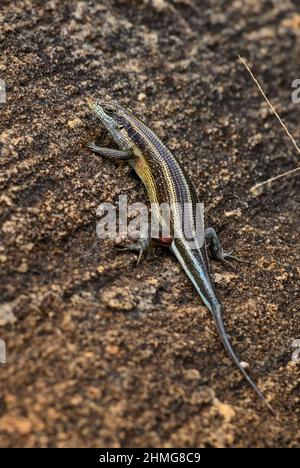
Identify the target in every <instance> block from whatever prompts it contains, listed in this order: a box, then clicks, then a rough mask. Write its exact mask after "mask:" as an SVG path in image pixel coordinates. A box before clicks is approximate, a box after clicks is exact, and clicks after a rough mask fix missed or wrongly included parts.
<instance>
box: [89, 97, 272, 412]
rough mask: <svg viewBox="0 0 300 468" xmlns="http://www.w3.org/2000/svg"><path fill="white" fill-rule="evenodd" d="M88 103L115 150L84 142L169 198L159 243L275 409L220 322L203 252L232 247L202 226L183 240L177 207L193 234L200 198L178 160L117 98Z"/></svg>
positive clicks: (222, 256) (159, 198) (161, 199)
mask: <svg viewBox="0 0 300 468" xmlns="http://www.w3.org/2000/svg"><path fill="white" fill-rule="evenodd" d="M88 105H89V107H90V109H91V111H92V112H93V114H94V115H95V116H96V117H97V118H98V119H99V120H100V121H101V123H102V124H103V125H104V127H105V128H106V130H107V131H108V132H109V134H110V135H111V137H112V139H113V140H114V142H115V144H116V145H117V146H118V149H114V148H104V147H99V146H97V145H96V144H95V143H93V142H91V143H88V144H87V147H88V148H89V149H90V150H92V151H93V152H94V153H97V154H100V155H101V156H104V157H105V158H108V159H110V160H113V161H115V162H120V161H121V162H122V161H125V162H128V163H129V164H130V166H131V167H132V168H133V169H134V170H135V172H136V173H137V175H138V176H139V178H140V179H141V180H142V182H143V184H144V185H145V188H146V191H147V193H148V197H149V200H150V202H151V204H154V205H156V206H157V205H159V204H162V203H169V204H171V205H172V207H173V210H171V223H170V224H171V235H170V236H169V237H164V238H163V237H162V238H161V239H160V242H161V244H162V245H165V246H167V247H169V249H170V250H171V252H172V253H173V254H174V255H175V257H176V258H177V260H178V261H179V263H180V264H181V266H182V268H183V270H184V271H185V273H186V274H187V276H188V278H189V279H190V280H191V282H192V284H193V285H194V287H195V289H196V291H197V292H198V294H199V295H200V297H201V299H202V301H203V303H204V304H205V306H206V307H207V308H208V310H209V311H210V313H211V314H212V317H213V319H214V322H215V324H216V328H217V331H218V333H219V335H220V338H221V341H222V343H223V345H224V347H225V349H226V351H227V353H228V355H229V356H230V358H231V359H232V361H233V362H234V363H235V365H236V366H237V368H238V369H239V371H240V372H241V374H242V375H243V376H244V378H245V379H246V380H247V382H248V383H249V384H250V386H251V387H252V388H253V389H254V391H255V392H256V394H257V395H258V396H259V398H260V399H261V400H262V401H263V402H264V403H265V404H266V406H267V407H268V409H269V410H270V411H271V412H272V413H273V414H275V411H274V410H273V408H272V406H271V405H270V403H269V402H268V400H267V399H266V397H265V396H264V395H263V393H262V392H261V390H260V389H259V388H258V387H257V385H256V383H255V382H254V380H253V379H252V378H251V377H250V375H249V374H248V372H246V370H245V368H244V367H243V365H242V364H241V362H240V360H239V359H238V357H237V355H236V353H235V351H234V349H233V347H232V344H231V341H230V340H229V337H228V335H227V332H226V329H225V326H224V321H223V305H222V302H221V300H220V298H219V296H218V294H217V292H216V288H215V285H214V281H213V278H212V273H211V268H210V261H209V255H208V251H210V253H211V256H212V258H213V259H215V260H219V261H222V262H224V261H227V258H230V257H231V258H234V259H236V257H233V256H232V255H231V252H230V253H229V252H228V253H227V252H225V251H224V250H223V248H222V246H221V243H220V241H219V238H218V235H217V233H216V231H215V230H214V229H213V228H207V229H205V232H204V239H205V240H204V242H203V243H202V245H200V243H198V244H197V242H196V243H194V244H192V247H191V243H190V242H189V241H188V240H187V238H186V235H185V232H184V231H183V229H182V225H181V224H180V221H179V220H181V219H182V212H181V213H179V212H178V210H179V209H182V210H183V211H184V214H183V217H184V219H185V220H187V222H188V224H189V229H190V232H193V233H195V229H196V219H195V217H196V214H195V207H196V204H197V203H198V202H199V200H198V196H197V193H196V190H195V188H194V185H193V183H192V181H191V179H190V177H189V176H188V174H187V171H186V170H185V168H184V166H183V164H182V163H180V160H179V159H178V158H177V157H175V156H174V155H173V154H172V153H171V151H170V150H169V149H168V148H167V147H166V146H165V145H164V143H163V142H162V141H161V140H160V138H159V137H158V135H157V134H156V133H155V132H154V131H153V130H152V129H150V128H149V127H148V126H147V125H146V124H145V123H143V122H142V120H140V119H139V118H138V117H136V116H135V115H134V114H133V113H132V112H131V111H130V110H128V109H127V108H125V107H123V106H122V105H120V104H119V103H117V102H116V101H113V100H105V99H102V100H99V101H94V100H92V99H88ZM180 215H181V217H180ZM155 216H158V217H159V223H160V224H161V225H164V223H165V220H164V218H163V214H161V213H159V214H158V213H156V215H155ZM149 244H150V238H149V237H140V239H139V240H138V241H137V242H135V243H132V244H130V245H127V246H125V247H124V248H126V249H129V250H133V251H134V250H135V251H138V252H139V258H140V257H141V254H142V253H143V252H144V251H145V250H146V249H147V248H148V246H149ZM236 260H238V259H236Z"/></svg>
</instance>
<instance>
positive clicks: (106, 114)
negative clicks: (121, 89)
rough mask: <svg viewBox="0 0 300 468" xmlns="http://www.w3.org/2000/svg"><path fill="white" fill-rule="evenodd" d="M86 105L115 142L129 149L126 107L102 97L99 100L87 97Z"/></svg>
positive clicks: (130, 145) (130, 144)
mask: <svg viewBox="0 0 300 468" xmlns="http://www.w3.org/2000/svg"><path fill="white" fill-rule="evenodd" d="M88 105H89V107H90V109H91V110H92V111H93V112H94V113H95V115H96V116H97V117H98V118H99V119H100V121H101V122H102V124H103V125H104V126H105V128H106V129H107V130H108V132H109V133H110V134H111V136H112V138H113V139H114V141H115V143H117V144H118V145H119V147H120V148H122V149H130V148H131V147H132V141H131V139H130V137H129V134H128V131H127V129H126V127H127V119H126V115H127V113H128V112H127V111H126V109H125V108H124V107H122V106H121V105H120V104H118V103H117V102H115V101H107V100H104V99H103V100H99V101H93V100H91V99H89V100H88Z"/></svg>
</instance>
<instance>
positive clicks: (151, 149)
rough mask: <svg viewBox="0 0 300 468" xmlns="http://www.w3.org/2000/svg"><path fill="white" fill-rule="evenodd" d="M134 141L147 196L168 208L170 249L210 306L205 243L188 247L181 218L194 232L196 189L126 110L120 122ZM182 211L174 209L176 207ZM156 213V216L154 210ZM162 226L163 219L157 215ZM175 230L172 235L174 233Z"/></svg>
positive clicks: (212, 297) (151, 134) (159, 143)
mask: <svg viewBox="0 0 300 468" xmlns="http://www.w3.org/2000/svg"><path fill="white" fill-rule="evenodd" d="M123 125H124V128H125V130H126V131H127V133H128V135H129V137H130V139H131V141H132V143H133V144H134V150H133V153H134V159H133V160H132V162H131V165H132V167H133V168H134V169H135V171H136V173H137V174H138V176H139V177H140V179H141V180H142V181H143V183H144V185H145V187H146V189H147V193H148V196H149V200H150V202H151V203H156V204H158V205H160V204H162V203H169V204H170V205H171V206H173V207H174V210H172V211H171V223H170V224H171V235H172V234H173V242H172V244H171V246H170V249H171V251H172V252H173V253H174V255H175V256H176V258H177V259H178V260H179V262H180V263H181V265H182V267H183V269H184V270H185V272H186V274H187V275H188V277H189V278H190V280H191V281H192V283H193V284H194V286H195V288H196V289H197V291H198V293H199V294H200V296H201V298H202V300H203V302H204V303H205V305H206V306H207V307H208V308H209V309H210V310H212V308H213V307H214V306H216V305H217V304H219V303H220V302H219V300H218V298H217V296H216V293H215V289H214V285H213V281H212V278H211V273H210V267H209V261H208V257H207V250H206V245H205V244H204V245H203V246H202V247H200V246H199V248H198V249H191V247H190V243H189V242H188V239H186V237H185V231H184V229H183V226H182V220H183V219H184V220H185V222H188V223H190V226H188V227H187V230H189V229H190V232H192V233H193V234H194V236H195V234H196V219H195V217H196V204H197V203H199V200H198V197H197V194H196V191H195V189H194V186H193V184H192V182H191V181H190V179H189V177H188V175H187V173H186V171H185V170H184V169H183V167H182V166H181V164H180V163H179V161H178V160H177V158H175V156H174V155H173V154H172V153H171V152H170V151H169V149H168V148H167V147H166V146H165V145H164V144H163V143H162V141H161V140H160V139H159V137H158V136H157V135H156V134H155V133H154V132H153V131H152V130H151V129H149V128H148V127H147V126H146V125H145V124H144V123H143V122H141V121H140V120H139V119H137V118H136V117H135V116H133V115H132V114H129V113H128V114H127V118H126V122H125V123H124V124H123ZM179 206H180V207H181V210H182V212H178V210H177V207H179ZM156 216H159V214H158V213H157V214H156ZM160 223H161V225H162V226H163V225H164V224H166V223H167V221H166V220H164V219H163V218H162V219H160ZM175 232H176V236H175V235H174V233H175Z"/></svg>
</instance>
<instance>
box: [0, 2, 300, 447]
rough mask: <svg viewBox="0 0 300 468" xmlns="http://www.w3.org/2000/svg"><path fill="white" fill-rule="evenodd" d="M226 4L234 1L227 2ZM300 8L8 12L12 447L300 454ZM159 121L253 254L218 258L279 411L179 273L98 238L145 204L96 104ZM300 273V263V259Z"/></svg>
mask: <svg viewBox="0 0 300 468" xmlns="http://www.w3.org/2000/svg"><path fill="white" fill-rule="evenodd" d="M223 3H224V4H223ZM299 19H300V15H299V13H298V12H297V8H296V1H294V2H293V1H290V0H285V1H284V2H282V0H273V1H272V2H264V1H261V2H260V1H254V0H247V1H239V0H235V1H233V0H232V1H231V0H228V1H226V2H219V1H217V0H201V2H200V1H192V0H176V1H175V0H174V1H172V2H171V1H168V0H164V1H157V0H155V1H154V0H153V1H150V0H148V1H147V0H143V1H142V0H141V1H129V0H127V1H125V0H123V1H121V0H119V1H111V0H107V1H100V2H96V1H93V0H91V1H89V2H77V3H76V2H72V1H63V2H60V1H56V0H51V1H48V2H33V1H31V0H24V1H16V2H13V3H12V2H8V1H5V0H3V1H2V2H1V7H0V22H1V29H0V49H1V59H0V78H1V79H3V80H4V81H5V85H6V102H5V103H0V112H1V113H0V150H1V174H0V177H1V179H0V180H1V185H0V199H1V206H0V216H1V217H0V219H1V240H0V267H1V303H2V306H1V319H0V339H3V340H5V342H6V346H7V364H6V365H0V446H1V447H12V446H20V447H40V446H49V447H70V446H77V447H88V446H92V447H97V446H98V447H99V446H101V447H104V446H110V447H128V446H137V447H226V446H233V447H274V446H280V447H296V446H299V443H300V429H299V427H300V408H299V390H300V381H299V365H300V364H297V363H296V362H292V361H291V355H292V351H293V349H292V347H291V345H292V342H293V340H294V339H299V338H300V327H299V294H298V291H299V227H300V225H299V209H300V199H299V177H298V178H297V177H292V178H291V177H290V178H288V177H287V178H285V179H281V181H280V182H278V183H275V184H274V185H273V186H272V187H271V188H269V189H268V190H266V191H265V193H264V194H263V195H261V196H259V197H257V198H254V197H253V196H252V195H251V193H250V188H251V187H252V186H253V185H254V184H255V183H257V182H259V181H262V180H265V179H267V178H269V177H271V176H273V175H276V174H279V173H281V172H284V171H286V170H288V169H292V168H293V167H296V165H298V164H299V158H298V156H297V154H296V153H295V150H294V148H293V146H292V144H291V142H290V141H289V140H288V139H287V138H286V136H285V134H284V132H283V130H282V129H281V127H280V126H279V125H278V122H277V121H276V120H275V119H274V116H273V115H272V113H271V112H270V110H269V108H268V107H267V105H266V103H265V102H264V101H263V100H262V97H261V96H260V95H259V93H258V90H257V88H256V87H255V85H254V83H253V82H252V81H251V79H250V77H249V75H248V73H247V72H246V70H245V69H244V68H243V67H242V65H241V64H240V63H239V62H238V61H237V53H240V54H241V55H242V56H244V57H246V58H247V60H248V62H249V64H250V65H251V66H252V68H253V70H254V71H255V73H256V75H257V77H258V78H259V80H260V82H261V83H262V84H263V86H264V89H265V90H266V92H267V94H268V96H269V97H270V98H271V99H272V101H273V103H274V104H275V105H276V108H277V110H278V112H279V113H280V114H281V115H282V117H283V118H284V119H285V122H286V123H287V124H288V126H289V128H290V130H291V132H292V134H293V135H294V137H295V138H296V140H297V141H298V142H299V141H300V130H299V112H300V107H299V106H300V104H299V105H295V104H293V103H292V101H291V92H292V88H291V83H292V81H293V80H294V79H296V78H299V76H298V75H297V74H298V72H299V67H300V42H299V40H300V37H299V30H300V29H299ZM103 95H104V96H112V97H114V98H115V99H119V100H120V101H121V102H122V103H123V104H125V105H128V106H129V107H130V108H131V109H132V110H133V111H134V112H136V114H138V115H139V116H141V117H142V118H143V119H144V120H146V122H148V123H149V125H151V126H152V127H153V128H154V129H155V130H156V131H157V132H158V133H159V134H160V136H161V137H162V139H163V140H164V141H165V142H166V143H167V144H168V145H169V147H170V148H171V150H173V151H174V152H175V153H176V154H177V155H178V157H179V158H180V159H181V161H183V162H184V164H185V167H186V170H187V172H188V173H189V174H190V176H191V177H192V179H193V181H194V184H195V186H196V188H197V191H198V193H199V197H200V199H201V200H203V201H204V203H205V207H206V221H207V224H209V225H212V226H215V227H216V228H217V229H218V230H220V231H221V239H222V241H223V243H224V246H225V247H226V248H227V249H231V248H233V249H234V252H235V253H236V254H237V255H239V256H241V257H243V258H245V259H249V260H250V261H251V263H250V265H246V264H238V265H235V272H234V274H233V272H232V270H229V268H228V267H226V268H224V267H223V266H222V265H219V264H213V271H214V273H215V274H216V275H217V280H218V281H217V283H216V284H217V288H218V291H219V292H220V295H221V297H222V299H223V302H224V306H225V314H224V315H225V322H226V326H227V330H228V333H229V335H230V337H231V339H232V341H233V343H234V345H235V348H236V351H237V352H238V354H239V355H240V356H241V359H242V360H243V361H245V362H247V363H248V364H249V365H250V369H249V370H250V371H251V373H252V375H253V377H254V378H255V380H256V381H257V382H258V384H259V385H260V387H261V389H262V390H263V391H264V392H265V394H266V395H267V397H268V399H269V400H270V401H271V402H272V405H273V406H274V407H275V408H276V409H277V410H278V413H279V417H278V419H276V420H275V419H274V418H273V417H272V416H271V415H270V414H269V413H268V411H267V410H266V409H265V407H264V406H263V405H262V404H261V402H260V401H259V400H258V399H257V398H256V396H255V395H254V394H253V392H252V390H251V389H250V388H249V387H248V385H247V384H246V383H245V381H244V380H243V378H242V377H241V376H240V375H239V373H238V371H237V370H236V369H235V367H234V365H232V363H231V362H230V360H229V359H228V358H227V356H226V354H225V352H224V350H223V347H222V345H221V343H220V340H219V338H218V336H217V333H216V331H215V328H214V324H213V322H212V320H211V317H210V315H209V313H208V312H207V310H206V309H205V308H204V307H203V306H202V305H201V302H200V300H199V298H198V297H197V295H196V293H195V291H194V290H193V288H192V286H191V285H190V284H189V281H188V280H187V279H186V278H185V276H184V274H183V273H182V272H181V270H180V268H179V267H178V265H177V263H176V261H175V260H174V259H173V258H172V257H171V255H170V254H168V252H166V251H165V250H163V249H160V248H157V249H153V250H152V251H151V252H150V254H149V255H148V258H144V259H142V261H141V263H140V265H139V266H138V267H137V266H136V257H135V255H134V254H130V253H121V254H120V253H119V252H117V251H116V250H115V249H114V243H113V242H112V241H109V240H105V241H99V240H98V239H97V237H96V222H97V217H96V208H97V206H98V204H99V203H100V202H102V201H111V202H114V203H116V202H117V200H118V196H119V194H121V193H122V194H128V196H129V199H130V201H132V202H134V201H141V202H146V200H147V199H146V195H145V192H144V189H143V187H142V185H141V183H140V182H139V181H138V180H137V179H136V177H134V176H133V174H132V173H131V171H130V170H129V168H127V167H124V166H114V165H113V164H112V163H110V162H108V161H104V160H103V159H101V158H99V157H97V156H96V155H93V154H91V153H90V152H89V151H88V150H86V149H85V142H87V141H90V140H92V139H94V138H95V137H98V138H100V139H101V138H106V137H105V134H104V133H103V132H102V130H101V129H100V128H99V127H98V126H97V125H96V123H95V121H94V120H93V119H92V118H91V116H90V115H89V111H88V110H87V106H86V97H87V96H92V97H95V98H97V97H99V96H103ZM297 262H298V263H297Z"/></svg>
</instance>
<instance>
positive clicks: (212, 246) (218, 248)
mask: <svg viewBox="0 0 300 468" xmlns="http://www.w3.org/2000/svg"><path fill="white" fill-rule="evenodd" d="M205 238H206V240H207V241H208V248H209V251H210V253H211V256H212V258H213V259H214V260H218V261H220V262H223V263H227V262H228V260H227V259H228V258H231V259H232V260H236V261H237V262H240V263H249V262H248V261H246V260H241V259H240V258H237V257H235V256H234V255H232V251H231V252H225V251H224V249H223V247H222V245H221V243H220V240H219V237H218V234H217V233H216V231H215V229H214V228H207V229H205Z"/></svg>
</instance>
